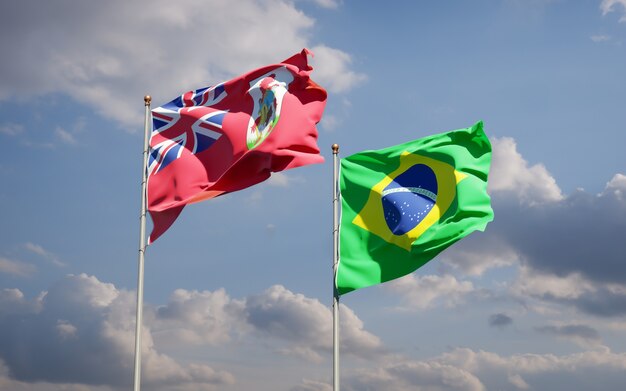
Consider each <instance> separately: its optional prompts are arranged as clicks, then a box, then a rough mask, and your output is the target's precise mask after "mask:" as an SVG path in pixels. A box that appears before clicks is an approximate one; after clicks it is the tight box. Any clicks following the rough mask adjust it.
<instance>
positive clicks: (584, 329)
mask: <svg viewBox="0 0 626 391" xmlns="http://www.w3.org/2000/svg"><path fill="white" fill-rule="evenodd" d="M535 330H537V331H538V332H539V333H542V334H548V335H553V336H556V337H558V338H564V339H568V340H572V341H574V342H576V343H578V344H580V345H582V346H594V345H598V344H599V343H600V342H601V341H602V339H601V338H600V334H599V333H598V330H596V329H594V328H592V327H589V326H586V325H582V324H566V325H547V326H540V327H536V328H535Z"/></svg>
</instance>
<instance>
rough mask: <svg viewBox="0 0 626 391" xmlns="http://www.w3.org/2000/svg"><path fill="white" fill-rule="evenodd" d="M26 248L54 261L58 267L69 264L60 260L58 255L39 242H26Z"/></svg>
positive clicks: (51, 261)
mask: <svg viewBox="0 0 626 391" xmlns="http://www.w3.org/2000/svg"><path fill="white" fill-rule="evenodd" d="M24 248H25V249H26V250H28V251H30V252H31V253H33V254H37V255H39V256H40V257H42V258H44V259H45V260H47V261H48V262H50V263H52V264H53V265H55V266H58V267H65V266H67V264H65V263H64V262H61V261H60V260H59V257H57V256H56V255H55V254H53V253H52V252H50V251H48V250H46V249H44V248H43V247H42V246H40V245H38V244H35V243H31V242H27V243H24Z"/></svg>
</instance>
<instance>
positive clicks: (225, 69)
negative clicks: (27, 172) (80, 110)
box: [0, 0, 361, 129]
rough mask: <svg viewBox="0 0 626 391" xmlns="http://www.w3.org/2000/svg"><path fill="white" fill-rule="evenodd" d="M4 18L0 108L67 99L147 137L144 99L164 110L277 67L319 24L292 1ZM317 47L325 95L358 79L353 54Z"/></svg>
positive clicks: (14, 6) (49, 6) (84, 7)
mask: <svg viewBox="0 0 626 391" xmlns="http://www.w3.org/2000/svg"><path fill="white" fill-rule="evenodd" d="M320 4H321V5H323V6H324V5H325V6H328V7H331V8H332V6H333V5H334V4H336V2H334V1H321V0H320ZM3 13H4V15H5V16H6V17H5V19H4V20H5V23H3V24H2V25H1V26H0V32H1V33H2V34H0V44H2V47H3V49H4V50H3V53H4V58H5V59H10V60H5V61H2V63H1V64H0V83H1V84H2V85H3V92H2V93H1V94H0V99H1V98H4V99H7V98H9V97H17V96H21V97H22V98H27V97H30V96H43V95H45V94H47V93H62V94H67V95H69V96H70V97H72V98H73V99H75V100H76V101H78V102H80V103H84V104H86V105H87V106H90V107H92V108H93V109H95V110H96V111H97V112H98V113H100V114H101V115H103V116H106V117H108V118H114V119H116V120H118V121H120V122H121V123H122V124H124V125H125V126H126V127H128V128H130V129H140V128H141V123H142V114H143V96H144V95H146V94H150V95H152V97H153V103H155V104H160V103H162V102H166V101H168V100H170V99H172V98H173V97H175V96H177V95H179V94H180V93H182V92H184V91H187V90H190V89H195V88H200V87H204V86H207V85H211V84H215V83H218V82H220V81H223V80H225V79H228V78H231V77H233V76H234V75H236V74H239V73H242V72H244V71H247V70H250V69H252V68H254V67H258V66H262V65H267V64H271V63H276V62H278V61H281V60H283V59H285V58H287V57H289V56H291V55H293V54H294V53H296V52H299V51H300V50H301V49H302V48H304V47H306V46H308V45H310V42H309V39H308V37H309V31H310V29H311V28H312V27H313V25H314V23H315V21H314V20H313V19H312V18H310V17H309V16H307V15H306V14H304V13H303V12H302V11H301V10H299V9H297V8H296V7H295V5H294V3H293V2H291V1H287V0H272V1H259V0H242V1H237V2H232V1H227V0H210V1H198V0H183V1H179V2H177V3H176V7H172V6H171V2H169V1H166V0H156V1H151V2H146V1H131V2H129V1H123V0H112V1H109V2H106V3H101V2H95V3H94V2H90V3H84V4H76V3H75V2H73V1H70V0H60V1H56V2H54V3H51V2H45V3H41V2H37V1H34V0H24V1H20V2H14V3H11V4H8V5H7V6H6V7H4V8H3ZM268 20H271V21H272V23H267V21H268ZM318 48H319V52H320V53H319V58H318V60H317V62H316V64H317V66H318V67H319V68H320V73H321V75H320V76H322V79H323V80H324V83H326V84H327V86H325V87H327V88H329V89H330V90H332V91H337V90H346V89H347V88H350V86H352V85H353V84H354V83H355V82H356V81H357V80H360V78H361V76H360V75H358V74H357V73H356V72H353V71H350V70H348V63H349V61H350V57H349V55H348V54H346V53H344V52H342V51H339V50H337V49H332V48H329V47H326V46H324V45H320V46H318ZM316 56H317V53H316ZM332 71H339V73H336V74H333V73H332ZM313 79H314V80H318V78H317V71H315V72H314V73H313Z"/></svg>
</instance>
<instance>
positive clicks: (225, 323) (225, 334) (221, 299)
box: [153, 289, 246, 345]
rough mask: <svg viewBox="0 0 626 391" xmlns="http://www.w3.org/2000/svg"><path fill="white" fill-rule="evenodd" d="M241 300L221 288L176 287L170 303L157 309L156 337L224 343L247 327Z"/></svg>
mask: <svg viewBox="0 0 626 391" xmlns="http://www.w3.org/2000/svg"><path fill="white" fill-rule="evenodd" d="M243 306H244V304H243V303H242V302H239V301H235V300H232V299H231V298H230V297H229V296H228V295H227V294H226V291H224V290H223V289H218V290H216V291H214V292H209V291H203V292H198V291H187V290H184V289H177V290H175V291H174V293H173V294H172V296H171V297H170V300H169V303H168V304H167V305H165V306H162V307H159V308H158V309H157V310H156V313H155V317H154V321H153V332H154V334H155V335H156V336H155V338H156V339H157V340H158V341H159V342H161V343H165V344H167V343H170V344H181V343H182V344H190V345H197V344H209V345H218V344H224V343H226V342H228V341H230V340H231V338H232V336H233V335H234V334H237V333H242V332H244V331H245V330H246V324H245V320H244V319H243Z"/></svg>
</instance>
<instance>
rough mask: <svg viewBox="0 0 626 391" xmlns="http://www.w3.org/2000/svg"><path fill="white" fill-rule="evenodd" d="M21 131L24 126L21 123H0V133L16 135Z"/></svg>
mask: <svg viewBox="0 0 626 391" xmlns="http://www.w3.org/2000/svg"><path fill="white" fill-rule="evenodd" d="M22 132H24V126H23V125H21V124H15V123H5V124H2V125H0V134H5V135H7V136H17V135H18V134H20V133H22Z"/></svg>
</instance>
